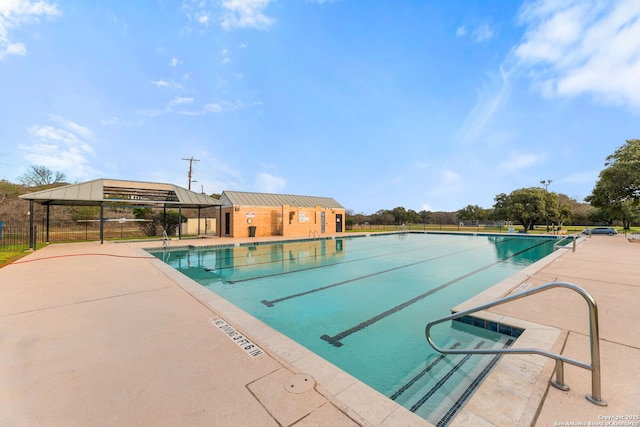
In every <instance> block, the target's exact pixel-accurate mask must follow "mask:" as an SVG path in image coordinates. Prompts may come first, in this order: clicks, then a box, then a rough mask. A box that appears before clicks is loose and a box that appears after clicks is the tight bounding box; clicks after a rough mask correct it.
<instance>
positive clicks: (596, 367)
mask: <svg viewBox="0 0 640 427" xmlns="http://www.w3.org/2000/svg"><path fill="white" fill-rule="evenodd" d="M558 287H560V288H567V289H570V290H572V291H574V292H577V293H579V294H580V295H581V296H582V297H583V298H584V299H585V301H586V302H587V305H588V306H589V341H590V350H591V364H590V365H589V364H586V363H584V362H581V361H579V360H575V359H571V358H569V357H566V356H563V355H561V354H555V353H551V352H548V351H545V350H540V349H536V348H507V349H474V350H465V349H443V348H440V347H438V345H436V343H435V342H433V339H432V338H431V335H430V330H431V328H432V327H433V326H434V325H436V324H438V323H442V322H446V321H448V320H454V319H457V318H459V317H463V316H466V315H469V314H471V313H475V312H477V311H481V310H485V309H487V308H491V307H494V306H496V305H500V304H504V303H507V302H510V301H514V300H518V299H520V298H524V297H526V296H529V295H533V294H537V293H539V292H543V291H546V290H548V289H552V288H558ZM425 335H426V337H427V341H428V342H429V344H430V345H431V347H433V348H434V349H435V350H436V351H438V352H440V353H442V354H538V355H541V356H545V357H550V358H552V359H555V361H556V369H555V375H556V379H555V381H551V384H552V385H554V386H555V387H557V388H559V389H561V390H568V389H569V387H568V386H567V385H566V384H565V383H564V366H563V364H562V363H563V362H567V363H570V364H572V365H575V366H578V367H580V368H584V369H587V370H590V371H591V394H587V395H586V398H587V400H589V401H590V402H591V403H594V404H596V405H600V406H607V402H606V401H605V400H603V399H602V394H601V378H600V332H599V327H598V306H597V304H596V301H595V300H594V299H593V297H592V296H591V295H590V294H589V293H588V292H587V291H585V290H584V289H582V288H580V287H579V286H576V285H573V284H571V283H564V282H552V283H547V284H545V285H542V286H539V287H537V288H533V289H529V290H526V291H523V292H521V293H518V294H515V295H511V296H508V297H505V298H501V299H498V300H496V301H493V302H490V303H487V304H483V305H479V306H477V307H474V308H471V309H469V310H464V311H460V312H458V313H455V314H452V315H450V316H445V317H441V318H440V319H436V320H433V321H431V322H429V323H427V326H426V327H425ZM565 387H566V388H565Z"/></svg>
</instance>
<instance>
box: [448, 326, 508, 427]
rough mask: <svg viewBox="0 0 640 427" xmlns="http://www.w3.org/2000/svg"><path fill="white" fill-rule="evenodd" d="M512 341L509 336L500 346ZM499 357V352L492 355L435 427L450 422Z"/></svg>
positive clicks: (505, 345) (506, 345)
mask: <svg viewBox="0 0 640 427" xmlns="http://www.w3.org/2000/svg"><path fill="white" fill-rule="evenodd" d="M514 341H515V340H514V339H512V338H509V339H508V340H507V342H506V343H505V344H504V345H503V346H502V348H508V347H511V344H513V342H514ZM501 357H502V355H500V354H497V355H495V356H493V358H492V359H491V361H490V362H489V363H488V364H487V365H486V366H485V367H484V369H483V370H482V372H480V374H478V376H477V377H475V378H474V379H473V381H471V384H469V387H467V389H466V390H465V391H464V392H463V393H462V394H461V395H460V397H458V399H457V400H456V401H455V403H454V404H453V405H452V406H451V407H450V408H449V410H448V411H447V412H446V413H445V414H444V415H443V416H442V418H441V419H440V421H438V423H437V424H436V427H445V426H447V425H448V424H449V422H451V420H452V419H453V417H454V416H455V415H456V413H457V412H458V411H459V410H460V408H462V405H464V404H465V402H466V401H467V400H469V398H470V397H471V395H472V394H473V392H474V391H476V389H477V388H478V387H479V386H480V384H481V383H482V381H483V380H484V379H485V378H486V377H487V375H489V372H491V370H492V369H493V367H494V366H495V365H496V363H498V361H499V360H500V358H501Z"/></svg>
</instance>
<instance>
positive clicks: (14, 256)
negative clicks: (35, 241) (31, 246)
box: [0, 251, 30, 268]
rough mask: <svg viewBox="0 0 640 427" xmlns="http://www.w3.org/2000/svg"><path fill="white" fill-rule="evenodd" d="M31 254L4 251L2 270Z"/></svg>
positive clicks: (0, 253) (1, 260)
mask: <svg viewBox="0 0 640 427" xmlns="http://www.w3.org/2000/svg"><path fill="white" fill-rule="evenodd" d="M29 254H30V252H25V251H6V252H5V251H2V252H0V268H2V267H4V266H5V265H7V264H11V263H12V262H14V261H16V260H18V259H20V258H22V257H24V256H27V255H29Z"/></svg>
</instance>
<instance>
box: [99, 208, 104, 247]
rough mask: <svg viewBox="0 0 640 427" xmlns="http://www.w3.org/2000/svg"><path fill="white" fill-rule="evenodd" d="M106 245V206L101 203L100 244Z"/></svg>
mask: <svg viewBox="0 0 640 427" xmlns="http://www.w3.org/2000/svg"><path fill="white" fill-rule="evenodd" d="M103 243H104V206H103V204H102V202H100V244H101V245H102V244H103Z"/></svg>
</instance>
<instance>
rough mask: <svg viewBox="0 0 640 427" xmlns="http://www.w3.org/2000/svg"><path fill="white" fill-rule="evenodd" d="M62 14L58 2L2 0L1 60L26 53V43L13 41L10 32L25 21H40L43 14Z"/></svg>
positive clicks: (0, 15) (0, 7)
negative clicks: (8, 56)
mask: <svg viewBox="0 0 640 427" xmlns="http://www.w3.org/2000/svg"><path fill="white" fill-rule="evenodd" d="M57 15H60V11H59V10H58V8H57V6H56V4H55V3H54V4H51V3H49V2H48V1H46V0H41V1H30V0H0V60H2V59H3V58H4V57H5V56H7V55H23V56H24V55H26V54H27V48H26V46H25V45H24V43H21V42H13V41H12V40H11V37H10V32H11V31H13V30H15V29H17V28H19V27H20V26H21V25H22V24H23V23H25V22H32V21H35V22H38V21H39V17H41V16H45V17H46V16H57Z"/></svg>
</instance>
